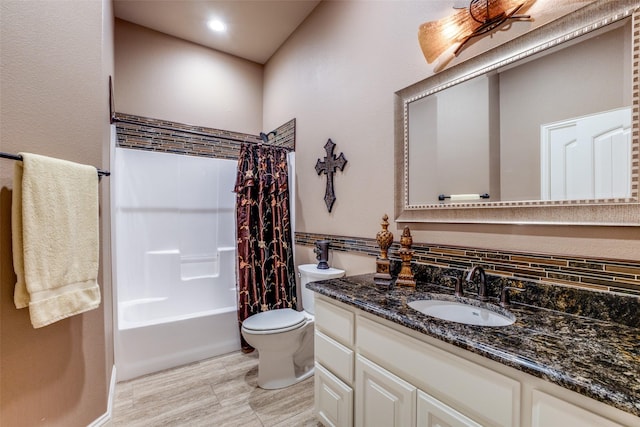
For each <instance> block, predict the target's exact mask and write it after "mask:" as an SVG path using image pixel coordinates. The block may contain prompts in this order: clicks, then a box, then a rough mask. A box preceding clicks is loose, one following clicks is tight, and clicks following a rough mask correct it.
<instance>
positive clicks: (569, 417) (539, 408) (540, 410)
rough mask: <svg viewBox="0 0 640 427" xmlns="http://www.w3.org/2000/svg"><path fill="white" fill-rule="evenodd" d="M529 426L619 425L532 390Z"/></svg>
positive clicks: (590, 426) (597, 426)
mask: <svg viewBox="0 0 640 427" xmlns="http://www.w3.org/2000/svg"><path fill="white" fill-rule="evenodd" d="M531 412H532V413H531V427H548V426H580V427H621V425H620V424H617V423H614V422H612V421H610V420H608V419H606V418H603V417H601V416H600V415H596V414H594V413H593V412H590V411H587V410H586V409H583V408H581V407H579V406H576V405H574V404H572V403H569V402H566V401H564V400H562V399H559V398H557V397H555V396H551V395H550V394H547V393H543V392H541V391H539V390H533V392H532V408H531Z"/></svg>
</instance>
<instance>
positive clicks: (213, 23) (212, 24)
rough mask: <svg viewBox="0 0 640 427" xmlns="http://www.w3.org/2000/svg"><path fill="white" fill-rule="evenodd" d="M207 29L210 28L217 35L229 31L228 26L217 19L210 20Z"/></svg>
mask: <svg viewBox="0 0 640 427" xmlns="http://www.w3.org/2000/svg"><path fill="white" fill-rule="evenodd" d="M207 27H209V29H210V30H211V31H214V32H216V33H222V32H224V31H226V30H227V25H226V24H225V23H224V22H222V21H221V20H219V19H216V18H214V19H210V20H209V21H208V22H207Z"/></svg>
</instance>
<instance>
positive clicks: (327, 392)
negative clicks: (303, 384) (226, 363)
mask: <svg viewBox="0 0 640 427" xmlns="http://www.w3.org/2000/svg"><path fill="white" fill-rule="evenodd" d="M314 375H315V378H314V380H315V381H314V393H313V394H314V400H315V402H314V403H315V410H316V415H317V416H318V418H319V419H320V421H321V422H322V424H323V425H325V426H327V427H352V426H353V390H352V389H351V387H349V386H348V385H346V384H345V383H343V382H342V381H340V379H338V378H337V377H336V376H334V375H333V374H332V373H331V372H329V371H328V370H326V369H325V368H324V367H323V366H322V365H320V364H319V363H316V366H315V373H314Z"/></svg>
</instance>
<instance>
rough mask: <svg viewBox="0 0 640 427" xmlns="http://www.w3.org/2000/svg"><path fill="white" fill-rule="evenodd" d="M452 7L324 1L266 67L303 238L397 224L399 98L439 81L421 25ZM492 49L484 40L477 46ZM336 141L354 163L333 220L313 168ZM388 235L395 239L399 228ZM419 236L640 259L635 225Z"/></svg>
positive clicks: (365, 262) (451, 229) (477, 228)
mask: <svg viewBox="0 0 640 427" xmlns="http://www.w3.org/2000/svg"><path fill="white" fill-rule="evenodd" d="M444 3H448V2H424V1H403V2H390V1H389V2H322V3H321V4H320V5H319V6H318V7H317V8H316V9H315V10H314V12H313V14H312V15H311V16H310V17H309V18H308V19H307V20H306V21H305V22H304V23H303V25H302V26H301V27H299V28H298V30H297V32H296V33H295V34H294V35H293V36H292V37H290V38H289V40H287V42H286V44H285V45H284V46H283V47H282V48H281V49H280V50H279V51H278V52H277V53H276V55H275V56H274V57H273V58H272V59H271V60H270V61H269V62H268V63H267V65H266V67H265V83H264V84H265V89H264V127H265V128H270V127H274V126H276V125H277V124H278V123H282V122H283V121H285V120H286V119H287V118H290V117H296V125H297V137H296V166H297V171H296V178H297V193H296V194H297V196H296V229H297V230H299V231H306V232H313V233H326V234H335V235H343V236H362V237H374V236H375V234H376V232H377V231H378V230H379V229H380V226H379V223H380V218H381V216H382V215H383V214H384V213H388V214H389V215H390V216H393V213H394V212H393V211H394V209H393V207H394V203H393V200H394V199H393V198H394V174H393V117H394V112H393V93H394V92H395V91H397V90H399V89H402V88H404V87H406V86H408V85H410V84H412V83H414V82H416V81H419V80H422V79H424V78H426V77H428V76H429V75H431V74H432V70H433V67H432V66H429V65H427V63H426V61H425V60H424V58H423V56H422V53H421V51H420V48H419V46H418V42H417V37H416V33H417V28H418V26H419V25H420V24H421V23H422V22H425V21H428V20H432V19H437V18H439V17H441V16H442V14H443V13H448V12H447V11H446V10H442V9H439V8H438V5H441V4H444ZM440 7H441V6H440ZM447 7H448V6H447ZM517 25H518V24H514V29H515V27H516V26H517ZM523 25H526V24H523ZM494 42H495V40H492V39H485V40H482V41H481V42H478V43H476V45H475V46H474V48H479V46H480V45H481V44H483V43H485V44H490V43H494ZM328 138H331V139H332V140H333V142H335V143H336V144H337V147H336V154H340V153H341V152H343V153H344V155H345V157H346V158H347V160H348V164H347V165H346V167H345V170H344V171H343V172H338V173H337V174H336V176H335V191H336V197H337V201H336V203H335V205H334V207H333V212H331V213H328V212H327V209H326V207H325V205H324V201H323V196H324V188H325V181H326V180H325V177H324V176H318V175H317V174H316V172H315V170H314V165H315V163H316V160H317V159H318V158H323V157H324V155H325V153H324V150H323V146H324V144H325V142H326V141H327V139H328ZM451 167H452V168H456V165H451ZM459 173H461V174H463V173H465V171H464V170H460V171H459ZM390 228H391V229H392V231H394V234H395V236H396V240H397V239H398V236H399V235H400V232H399V230H400V229H401V227H397V226H396V227H394V226H392V227H390ZM411 228H412V233H413V235H414V241H416V242H423V243H439V244H450V245H463V246H472V247H482V248H495V249H505V250H517V251H533V252H541V253H560V254H571V255H584V256H593V257H607V258H622V259H633V260H638V259H640V243H639V240H638V238H640V231H639V229H638V228H637V227H633V228H622V227H619V228H612V227H577V226H573V227H571V226H560V227H557V226H556V227H554V226H521V225H504V226H499V225H485V226H482V225H473V224H469V225H452V224H451V225H450V224H423V225H414V226H412V227H411ZM296 256H297V260H296V262H297V263H304V262H310V261H312V260H313V254H312V253H311V251H310V249H309V248H297V251H296ZM333 256H334V262H333V264H334V265H335V266H337V267H344V268H346V269H347V270H348V272H349V273H351V274H353V273H360V272H371V271H373V269H374V267H375V266H374V261H373V260H372V259H370V258H366V257H358V256H356V255H350V254H344V253H337V252H336V253H334V254H333Z"/></svg>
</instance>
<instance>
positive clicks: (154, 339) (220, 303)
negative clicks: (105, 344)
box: [115, 248, 240, 381]
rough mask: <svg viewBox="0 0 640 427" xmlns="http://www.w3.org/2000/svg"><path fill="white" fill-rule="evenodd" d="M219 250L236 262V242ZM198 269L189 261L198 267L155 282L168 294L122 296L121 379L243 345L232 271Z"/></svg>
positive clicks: (163, 258)
mask: <svg viewBox="0 0 640 427" xmlns="http://www.w3.org/2000/svg"><path fill="white" fill-rule="evenodd" d="M147 255H148V256H149V257H150V258H152V260H153V262H150V263H149V265H150V266H152V267H154V266H155V267H157V266H158V265H164V266H165V268H166V267H167V266H172V265H174V266H175V265H177V263H178V262H179V259H180V254H179V253H178V252H177V251H164V252H154V253H150V254H147ZM220 255H221V256H220V258H222V259H223V260H224V261H223V262H222V264H226V265H229V264H230V263H231V264H232V261H231V259H233V258H235V251H234V248H225V249H222V250H221V251H220ZM201 261H202V262H201V264H204V263H205V262H208V261H207V260H201ZM184 263H185V262H184V260H183V264H184ZM187 264H188V262H187ZM174 270H175V269H174ZM197 270H198V269H197V268H196V269H194V268H193V267H189V268H188V269H187V271H189V272H191V273H194V274H193V275H192V276H191V277H189V278H184V277H180V276H175V275H167V276H165V278H166V279H169V278H171V277H172V278H173V282H174V283H170V284H169V286H158V287H157V288H159V289H165V291H167V292H166V295H165V296H159V297H158V296H155V297H148V298H137V299H132V300H126V301H120V302H118V308H117V312H118V317H117V334H116V342H115V356H116V357H115V359H116V376H117V380H118V381H124V380H128V379H132V378H136V377H139V376H142V375H146V374H149V373H153V372H158V371H161V370H164V369H169V368H173V367H176V366H180V365H184V364H187V363H191V362H195V361H198V360H203V359H207V358H210V357H214V356H218V355H221V354H226V353H229V352H232V351H236V350H239V349H240V333H239V329H238V316H237V308H236V290H235V279H234V277H235V276H234V272H233V271H228V269H226V270H227V271H224V272H220V273H218V274H215V275H207V274H203V273H202V271H197ZM200 270H202V268H200ZM174 273H175V272H174Z"/></svg>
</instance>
